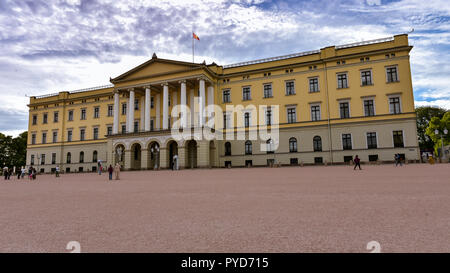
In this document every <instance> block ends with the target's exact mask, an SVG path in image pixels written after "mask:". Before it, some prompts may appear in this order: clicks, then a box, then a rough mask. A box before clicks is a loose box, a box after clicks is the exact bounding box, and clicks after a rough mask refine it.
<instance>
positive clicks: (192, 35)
mask: <svg viewBox="0 0 450 273" xmlns="http://www.w3.org/2000/svg"><path fill="white" fill-rule="evenodd" d="M191 39H192V63H194V27H193V26H192V33H191Z"/></svg>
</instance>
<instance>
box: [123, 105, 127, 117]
mask: <svg viewBox="0 0 450 273" xmlns="http://www.w3.org/2000/svg"><path fill="white" fill-rule="evenodd" d="M126 114H127V104H126V103H122V115H126Z"/></svg>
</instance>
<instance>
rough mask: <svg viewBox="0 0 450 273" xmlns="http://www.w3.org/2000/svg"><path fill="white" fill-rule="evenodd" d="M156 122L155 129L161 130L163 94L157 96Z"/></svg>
mask: <svg viewBox="0 0 450 273" xmlns="http://www.w3.org/2000/svg"><path fill="white" fill-rule="evenodd" d="M155 108H156V109H155V111H156V120H155V123H156V124H155V129H156V130H159V129H160V128H161V94H157V95H156V107H155Z"/></svg>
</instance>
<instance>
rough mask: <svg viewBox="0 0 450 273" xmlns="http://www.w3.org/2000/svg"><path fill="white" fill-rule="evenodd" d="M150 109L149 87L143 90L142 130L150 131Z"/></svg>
mask: <svg viewBox="0 0 450 273" xmlns="http://www.w3.org/2000/svg"><path fill="white" fill-rule="evenodd" d="M150 107H151V91H150V86H148V87H147V88H145V114H144V116H145V118H144V123H145V125H144V130H145V131H150Z"/></svg>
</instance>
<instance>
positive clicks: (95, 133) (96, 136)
mask: <svg viewBox="0 0 450 273" xmlns="http://www.w3.org/2000/svg"><path fill="white" fill-rule="evenodd" d="M94 139H98V128H97V127H95V128H94Z"/></svg>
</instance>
